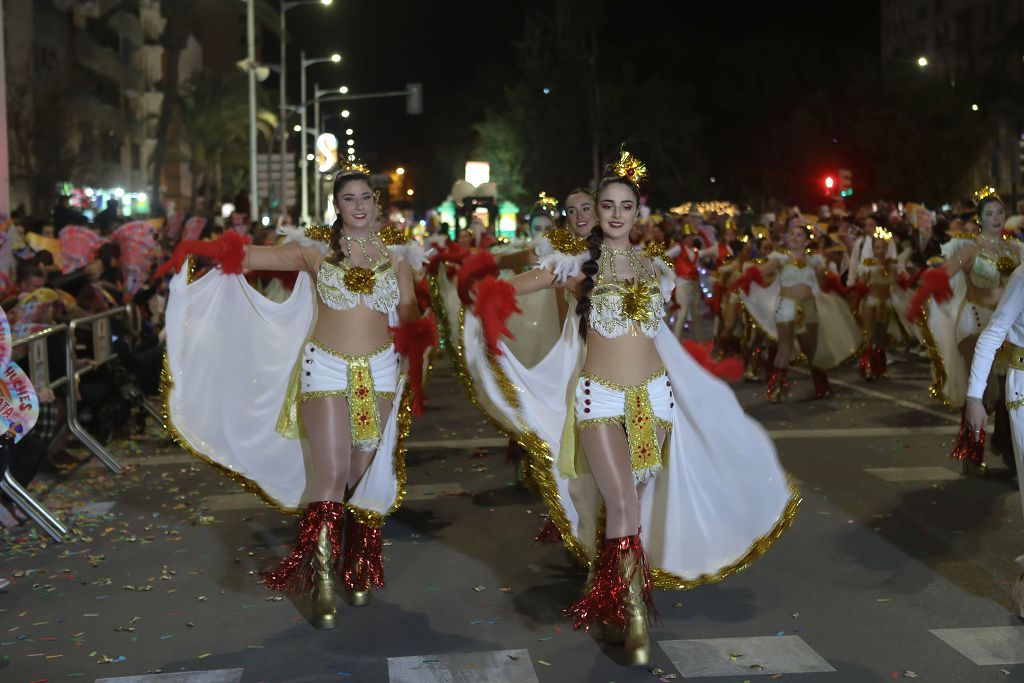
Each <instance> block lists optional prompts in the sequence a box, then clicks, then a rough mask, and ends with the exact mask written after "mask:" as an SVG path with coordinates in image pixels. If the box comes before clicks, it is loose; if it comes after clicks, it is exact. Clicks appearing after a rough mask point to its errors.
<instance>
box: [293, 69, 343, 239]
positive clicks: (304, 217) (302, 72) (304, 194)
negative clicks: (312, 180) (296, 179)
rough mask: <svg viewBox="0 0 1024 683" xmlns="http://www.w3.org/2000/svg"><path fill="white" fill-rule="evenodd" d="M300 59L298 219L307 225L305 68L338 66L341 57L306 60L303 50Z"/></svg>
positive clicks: (307, 170) (307, 183) (307, 177)
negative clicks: (299, 214)
mask: <svg viewBox="0 0 1024 683" xmlns="http://www.w3.org/2000/svg"><path fill="white" fill-rule="evenodd" d="M300 57H301V60H302V69H301V70H300V72H299V73H300V76H301V78H300V79H299V80H300V83H299V88H300V89H301V90H302V96H301V97H300V98H299V99H300V100H301V102H302V152H301V155H302V159H301V160H300V161H299V167H300V168H301V169H302V217H301V218H300V223H302V224H304V225H309V218H310V217H309V161H308V160H307V159H306V156H307V155H308V154H309V152H308V146H307V142H306V126H307V123H306V106H307V102H306V67H308V66H311V65H313V64H320V63H323V62H333V63H335V64H340V63H341V55H340V54H338V53H337V52H335V53H334V54H333V55H331V56H330V57H315V58H312V59H306V51H305V50H303V51H302V52H301V53H300Z"/></svg>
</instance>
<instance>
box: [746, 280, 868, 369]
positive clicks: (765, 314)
mask: <svg viewBox="0 0 1024 683" xmlns="http://www.w3.org/2000/svg"><path fill="white" fill-rule="evenodd" d="M811 289H812V291H813V292H814V303H815V305H816V306H817V309H818V348H817V349H816V350H815V352H814V360H813V361H812V363H811V364H812V365H813V366H814V367H816V368H820V369H822V370H831V369H832V368H835V367H838V366H840V365H842V364H843V363H845V362H846V361H848V360H849V359H850V358H851V357H852V356H853V355H854V354H855V353H857V351H858V350H859V349H860V346H861V342H862V341H863V338H864V336H863V334H861V331H860V326H859V325H858V324H857V319H856V318H854V317H853V313H851V312H850V307H849V306H848V305H847V304H846V301H844V300H843V298H842V297H840V296H838V295H836V294H833V293H831V292H823V291H821V289H820V288H819V287H818V284H817V283H815V284H814V286H813V287H812V288H811ZM781 290H782V285H781V284H780V283H779V278H775V280H774V281H773V282H772V283H771V284H770V285H768V286H767V287H761V286H760V285H757V284H751V285H750V292H749V293H744V292H743V290H739V292H740V298H741V299H742V301H743V307H744V308H745V309H746V311H747V313H748V314H749V315H750V318H751V320H752V321H753V322H754V323H755V324H756V325H757V326H758V327H759V328H761V329H762V330H763V331H764V332H765V334H767V335H768V336H769V337H771V338H772V339H778V338H779V330H778V327H777V326H776V324H775V307H776V306H777V305H778V303H779V295H780V292H781Z"/></svg>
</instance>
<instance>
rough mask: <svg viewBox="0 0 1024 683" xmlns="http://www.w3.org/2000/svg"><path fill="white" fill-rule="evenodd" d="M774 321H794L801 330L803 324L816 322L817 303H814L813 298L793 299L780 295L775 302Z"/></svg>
mask: <svg viewBox="0 0 1024 683" xmlns="http://www.w3.org/2000/svg"><path fill="white" fill-rule="evenodd" d="M775 322H777V323H792V322H795V323H797V329H798V330H802V329H803V327H804V325H808V324H811V325H813V324H816V323H817V322H818V305H817V304H815V303H814V299H813V298H811V299H804V300H803V301H794V300H793V299H787V298H786V297H783V296H780V297H779V302H778V303H777V304H775Z"/></svg>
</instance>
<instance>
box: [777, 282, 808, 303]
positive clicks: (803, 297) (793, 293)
mask: <svg viewBox="0 0 1024 683" xmlns="http://www.w3.org/2000/svg"><path fill="white" fill-rule="evenodd" d="M779 296H781V297H782V298H783V299H791V300H793V301H807V300H808V299H810V298H811V297H812V296H814V292H813V291H811V287H810V285H793V286H792V287H783V288H782V289H781V290H780V291H779Z"/></svg>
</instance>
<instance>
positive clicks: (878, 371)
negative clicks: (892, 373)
mask: <svg viewBox="0 0 1024 683" xmlns="http://www.w3.org/2000/svg"><path fill="white" fill-rule="evenodd" d="M871 373H872V374H873V375H874V376H875V379H878V378H879V377H888V376H889V359H888V358H887V357H886V355H885V347H884V346H881V345H878V346H875V348H873V349H871Z"/></svg>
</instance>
